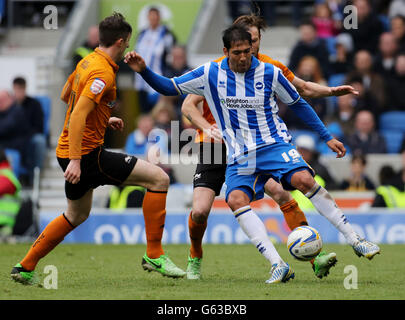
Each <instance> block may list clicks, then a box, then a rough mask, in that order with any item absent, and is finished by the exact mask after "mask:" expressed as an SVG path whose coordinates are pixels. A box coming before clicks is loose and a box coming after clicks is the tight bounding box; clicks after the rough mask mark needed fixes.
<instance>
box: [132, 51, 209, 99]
mask: <svg viewBox="0 0 405 320" xmlns="http://www.w3.org/2000/svg"><path fill="white" fill-rule="evenodd" d="M124 62H125V63H127V64H128V66H129V67H130V68H131V69H132V70H134V71H135V72H138V73H139V74H140V75H141V76H142V78H143V79H144V80H145V81H146V82H147V83H148V84H149V85H150V86H151V87H152V88H153V89H154V90H156V91H157V92H159V93H160V94H163V95H165V96H177V95H183V94H186V93H194V94H198V95H203V92H204V66H200V67H198V68H196V69H194V70H192V71H189V72H187V73H185V74H183V75H181V76H180V77H175V78H171V79H170V78H166V77H163V76H161V75H158V74H156V73H155V72H153V71H152V70H151V69H150V68H148V67H147V66H146V64H145V60H144V59H143V58H142V57H141V56H140V55H139V54H137V53H136V52H135V51H131V52H128V53H127V54H126V55H125V58H124Z"/></svg>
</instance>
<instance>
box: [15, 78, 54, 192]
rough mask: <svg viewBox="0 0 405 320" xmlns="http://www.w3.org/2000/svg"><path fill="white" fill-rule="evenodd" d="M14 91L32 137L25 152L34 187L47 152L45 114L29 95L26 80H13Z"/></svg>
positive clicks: (36, 101)
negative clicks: (35, 172)
mask: <svg viewBox="0 0 405 320" xmlns="http://www.w3.org/2000/svg"><path fill="white" fill-rule="evenodd" d="M13 91H14V97H15V103H16V104H17V105H18V106H21V107H22V109H23V110H24V114H25V118H26V120H25V124H24V125H25V126H26V127H27V128H28V134H29V137H30V138H29V143H28V145H27V149H26V150H25V152H24V159H25V161H24V165H25V166H26V168H27V169H28V177H27V178H28V184H29V185H32V182H33V175H34V168H35V167H38V168H40V169H42V167H43V163H44V159H45V156H46V151H47V137H46V135H45V133H44V112H43V109H42V107H41V104H40V103H39V101H38V100H36V99H34V98H32V97H30V96H28V95H27V83H26V81H25V79H24V78H22V77H17V78H15V79H14V80H13Z"/></svg>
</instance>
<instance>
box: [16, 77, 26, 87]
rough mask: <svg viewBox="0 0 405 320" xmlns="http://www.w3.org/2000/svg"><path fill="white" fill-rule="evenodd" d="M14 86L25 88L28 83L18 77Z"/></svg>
mask: <svg viewBox="0 0 405 320" xmlns="http://www.w3.org/2000/svg"><path fill="white" fill-rule="evenodd" d="M13 85H17V86H20V87H24V88H25V87H26V86H27V82H26V81H25V79H24V78H23V77H16V78H14V80H13Z"/></svg>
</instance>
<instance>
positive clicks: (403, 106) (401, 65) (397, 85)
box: [385, 53, 405, 126]
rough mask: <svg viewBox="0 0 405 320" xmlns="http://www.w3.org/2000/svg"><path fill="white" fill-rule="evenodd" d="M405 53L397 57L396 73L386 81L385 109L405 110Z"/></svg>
mask: <svg viewBox="0 0 405 320" xmlns="http://www.w3.org/2000/svg"><path fill="white" fill-rule="evenodd" d="M404 89H405V53H402V54H400V55H398V56H397V57H396V59H395V73H394V75H392V76H391V77H390V78H388V80H387V81H386V92H387V105H386V108H385V111H389V110H390V111H392V110H398V111H405V95H404ZM404 126H405V124H404Z"/></svg>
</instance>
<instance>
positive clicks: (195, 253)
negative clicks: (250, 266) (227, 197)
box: [186, 187, 215, 280]
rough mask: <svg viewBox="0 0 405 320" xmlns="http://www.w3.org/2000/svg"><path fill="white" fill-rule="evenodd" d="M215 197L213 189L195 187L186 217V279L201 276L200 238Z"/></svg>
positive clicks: (201, 251) (194, 278)
mask: <svg viewBox="0 0 405 320" xmlns="http://www.w3.org/2000/svg"><path fill="white" fill-rule="evenodd" d="M214 199H215V191H214V190H213V189H211V188H208V187H195V188H194V191H193V206H192V210H191V213H190V215H189V218H188V230H189V236H190V242H191V246H190V254H189V257H188V262H187V270H186V272H187V279H191V280H196V279H200V278H201V262H202V257H203V250H202V239H203V237H204V233H205V230H206V228H207V219H208V216H209V214H210V211H211V207H212V204H213V202H214Z"/></svg>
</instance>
